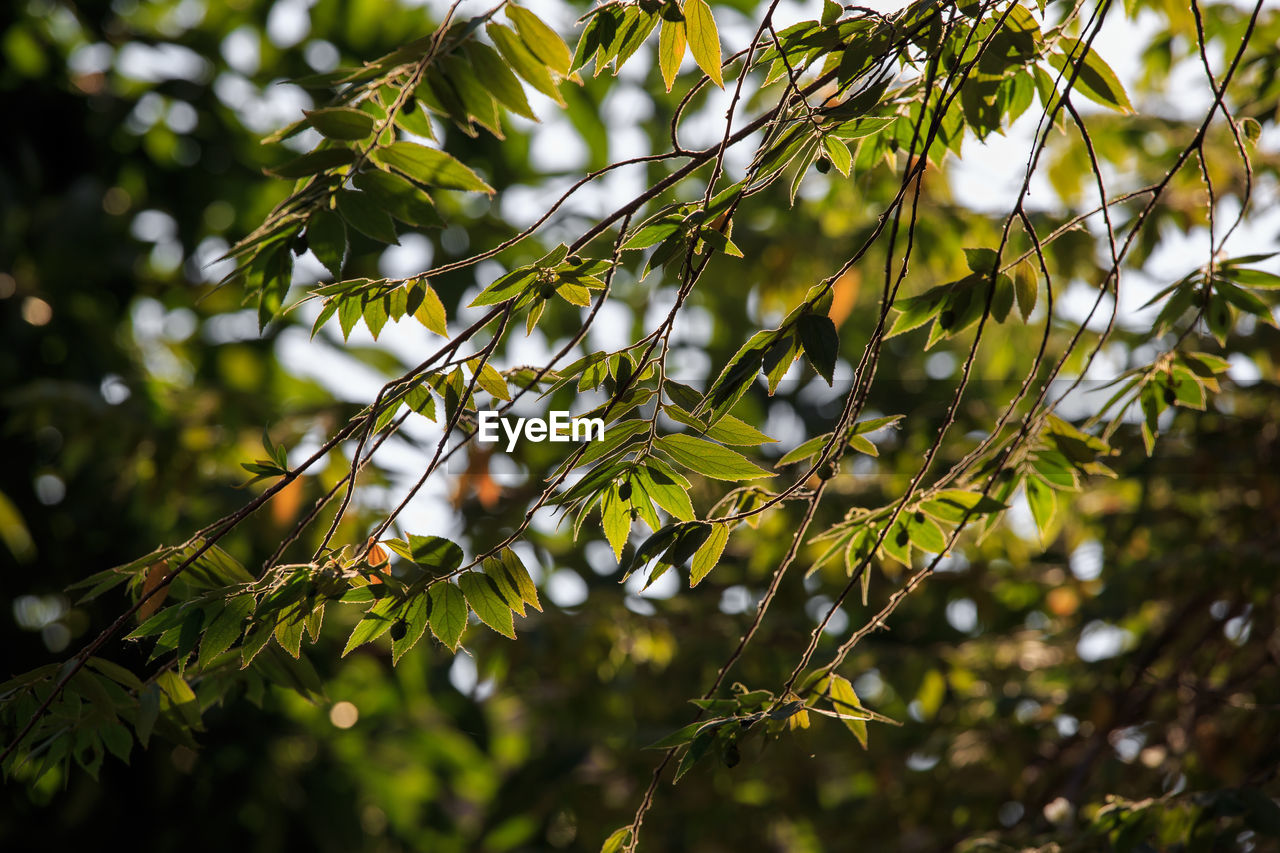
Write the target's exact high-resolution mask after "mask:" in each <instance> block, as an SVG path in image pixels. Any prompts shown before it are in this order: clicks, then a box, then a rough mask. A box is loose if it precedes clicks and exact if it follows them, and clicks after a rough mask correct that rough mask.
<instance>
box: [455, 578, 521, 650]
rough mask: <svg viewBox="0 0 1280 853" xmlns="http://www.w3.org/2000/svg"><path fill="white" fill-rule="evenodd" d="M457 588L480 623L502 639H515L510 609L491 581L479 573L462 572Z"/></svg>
mask: <svg viewBox="0 0 1280 853" xmlns="http://www.w3.org/2000/svg"><path fill="white" fill-rule="evenodd" d="M458 586H460V587H461V588H462V594H463V595H464V596H466V599H467V604H469V605H471V609H472V610H473V611H475V614H476V616H478V617H480V621H481V622H483V623H484V624H486V625H488V626H489V627H490V628H492V629H493V630H495V631H497V632H498V633H499V634H501V635H502V636H504V637H510V638H511V639H513V640H514V639H515V638H516V629H515V623H514V622H513V621H512V619H511V608H510V607H508V606H507V603H506V602H505V601H503V599H502V596H501V595H500V594H499V593H498V590H497V589H495V588H494V586H493V581H491V580H489V578H487V577H485V576H484V575H482V574H480V573H479V572H463V573H462V574H461V575H459V576H458Z"/></svg>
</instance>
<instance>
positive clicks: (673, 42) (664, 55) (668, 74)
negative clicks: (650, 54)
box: [658, 18, 685, 92]
mask: <svg viewBox="0 0 1280 853" xmlns="http://www.w3.org/2000/svg"><path fill="white" fill-rule="evenodd" d="M684 48H685V22H684V21H671V20H668V19H666V18H663V19H662V29H661V30H659V31H658V67H659V68H660V69H661V70H662V82H663V83H665V84H666V87H667V91H668V92H670V91H671V87H672V86H673V85H675V82H676V75H677V74H679V73H680V63H681V62H682V61H684Z"/></svg>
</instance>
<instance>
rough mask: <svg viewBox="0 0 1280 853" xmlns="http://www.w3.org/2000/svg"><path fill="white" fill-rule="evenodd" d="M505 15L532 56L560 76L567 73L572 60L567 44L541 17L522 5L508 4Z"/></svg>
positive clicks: (564, 75) (565, 75)
mask: <svg viewBox="0 0 1280 853" xmlns="http://www.w3.org/2000/svg"><path fill="white" fill-rule="evenodd" d="M506 12H507V17H508V18H510V19H511V22H512V23H513V24H515V25H516V32H518V33H519V34H520V38H522V39H524V43H525V44H526V45H528V46H529V49H530V50H531V51H533V54H534V56H536V57H538V59H540V60H542V62H543V64H545V65H546V66H547V67H548V68H550V69H551V70H552V71H554V72H556V73H557V74H559V75H560V76H561V77H567V76H568V75H569V65H570V64H571V63H572V62H573V54H572V53H570V52H569V46H568V45H567V44H565V43H564V39H562V38H560V36H559V35H558V34H557V33H556V31H555V30H553V29H551V27H549V26H547V25H546V24H545V23H543V21H542V19H541V18H539V17H538V16H537V15H535V14H533V13H532V12H530V11H529V10H528V9H526V8H524V7H523V6H517V5H515V4H514V3H512V4H508V6H507V9H506Z"/></svg>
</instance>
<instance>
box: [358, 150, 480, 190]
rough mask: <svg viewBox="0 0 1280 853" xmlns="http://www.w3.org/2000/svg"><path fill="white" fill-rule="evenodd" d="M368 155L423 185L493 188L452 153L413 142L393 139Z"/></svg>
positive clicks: (466, 188) (453, 188)
mask: <svg viewBox="0 0 1280 853" xmlns="http://www.w3.org/2000/svg"><path fill="white" fill-rule="evenodd" d="M370 158H371V159H372V160H373V161H374V162H375V163H378V164H380V165H382V166H386V167H387V168H389V169H395V170H396V171H398V172H402V173H403V174H404V175H405V176H406V177H408V178H410V179H412V180H415V181H417V182H418V183H420V184H422V185H423V186H428V187H441V188H442V189H446V190H468V191H474V192H482V193H490V194H492V193H493V187H491V186H489V185H488V184H486V183H485V182H484V181H483V180H481V179H480V176H479V175H477V174H476V173H475V172H473V171H471V170H470V169H468V168H467V167H466V166H464V165H463V164H462V163H460V162H458V160H457V159H455V158H454V157H453V156H452V155H450V154H446V153H445V152H443V151H440V150H439V149H436V148H428V147H427V146H425V145H419V144H418V143H416V142H393V143H392V144H391V145H388V146H386V147H384V148H379V149H377V150H375V151H374V152H373V154H371V155H370Z"/></svg>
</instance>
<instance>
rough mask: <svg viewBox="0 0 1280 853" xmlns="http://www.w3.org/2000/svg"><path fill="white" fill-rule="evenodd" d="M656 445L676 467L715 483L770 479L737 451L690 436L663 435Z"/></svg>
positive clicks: (766, 473)
mask: <svg viewBox="0 0 1280 853" xmlns="http://www.w3.org/2000/svg"><path fill="white" fill-rule="evenodd" d="M656 445H657V447H658V448H659V449H660V450H662V452H663V453H666V454H667V455H668V456H670V457H671V458H672V459H673V460H674V461H675V462H676V463H678V464H679V465H682V466H684V467H685V468H688V469H689V470H691V471H696V472H697V473H699V474H702V475H704V476H707V477H712V478H714V479H717V480H730V481H737V480H754V479H756V478H758V477H772V476H773V474H772V473H770V472H769V471H766V470H765V469H763V468H761V467H760V466H759V465H756V464H755V463H754V462H752V461H751V460H750V459H748V458H747V457H745V456H743V455H742V454H741V453H739V452H738V451H736V450H730V449H729V448H727V447H725V446H723V445H720V444H714V443H713V442H710V441H704V440H703V439H700V438H694V437H693V436H690V435H664V436H662V437H661V438H659V439H658V440H657V442H656Z"/></svg>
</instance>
